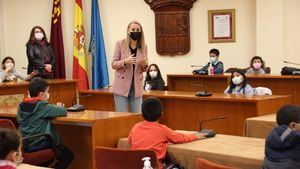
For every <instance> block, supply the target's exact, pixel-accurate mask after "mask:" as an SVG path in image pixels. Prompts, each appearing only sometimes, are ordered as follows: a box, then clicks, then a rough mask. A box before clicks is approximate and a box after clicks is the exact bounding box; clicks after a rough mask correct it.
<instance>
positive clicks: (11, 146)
mask: <svg viewBox="0 0 300 169" xmlns="http://www.w3.org/2000/svg"><path fill="white" fill-rule="evenodd" d="M22 160H23V158H22V153H21V144H20V136H19V134H18V133H17V132H16V131H14V130H11V129H5V128H0V169H15V168H17V165H19V164H20V163H21V162H22Z"/></svg>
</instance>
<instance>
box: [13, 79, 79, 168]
mask: <svg viewBox="0 0 300 169" xmlns="http://www.w3.org/2000/svg"><path fill="white" fill-rule="evenodd" d="M28 90H29V95H30V98H25V99H24V100H23V102H22V103H20V105H19V109H18V115H17V119H18V122H19V130H20V132H21V135H22V136H23V137H27V136H33V135H37V134H49V135H50V136H52V138H53V139H54V142H55V144H56V146H57V149H58V151H59V152H60V157H59V159H58V162H57V163H56V164H55V168H67V167H68V165H69V164H70V163H71V162H72V160H73V158H74V157H73V153H72V152H71V151H70V150H69V149H68V148H67V147H66V146H64V145H63V144H62V143H61V141H60V139H59V136H58V134H57V133H56V131H55V128H54V126H53V124H52V122H51V120H52V119H54V118H55V117H59V116H66V115H67V110H66V109H65V108H64V107H63V106H62V104H58V105H57V106H56V105H52V104H49V103H48V101H47V100H48V99H49V84H48V82H47V81H46V80H44V79H41V78H34V79H32V81H31V82H30V84H29V87H28ZM49 147H50V143H49V141H48V140H46V139H44V138H39V139H35V140H30V141H26V142H24V150H25V151H28V152H31V151H36V150H41V149H45V148H49Z"/></svg>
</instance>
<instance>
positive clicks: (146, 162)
mask: <svg viewBox="0 0 300 169" xmlns="http://www.w3.org/2000/svg"><path fill="white" fill-rule="evenodd" d="M150 160H151V158H150V157H144V158H142V161H144V167H143V169H153V168H152V167H151V161H150Z"/></svg>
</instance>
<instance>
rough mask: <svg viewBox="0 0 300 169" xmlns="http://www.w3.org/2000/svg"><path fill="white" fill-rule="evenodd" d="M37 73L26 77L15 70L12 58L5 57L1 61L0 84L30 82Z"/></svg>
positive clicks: (34, 72)
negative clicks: (19, 81) (19, 80)
mask: <svg viewBox="0 0 300 169" xmlns="http://www.w3.org/2000/svg"><path fill="white" fill-rule="evenodd" d="M37 74H38V72H37V71H33V72H31V74H30V75H28V76H27V77H26V76H24V75H22V74H21V73H20V72H18V71H16V70H15V61H14V59H13V58H12V57H9V56H7V57H5V58H4V59H3V61H2V69H0V82H16V81H17V80H18V79H21V80H31V79H32V78H33V77H34V76H35V75H37Z"/></svg>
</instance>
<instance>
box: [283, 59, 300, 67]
mask: <svg viewBox="0 0 300 169" xmlns="http://www.w3.org/2000/svg"><path fill="white" fill-rule="evenodd" d="M283 63H288V64H292V65H297V66H300V64H299V63H294V62H289V61H286V60H285V61H283Z"/></svg>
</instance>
